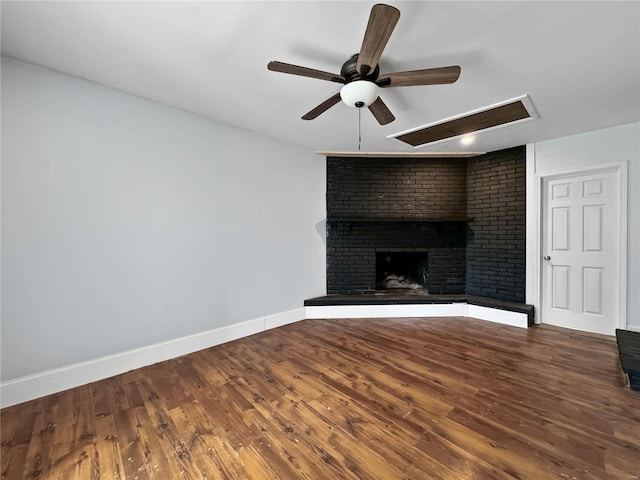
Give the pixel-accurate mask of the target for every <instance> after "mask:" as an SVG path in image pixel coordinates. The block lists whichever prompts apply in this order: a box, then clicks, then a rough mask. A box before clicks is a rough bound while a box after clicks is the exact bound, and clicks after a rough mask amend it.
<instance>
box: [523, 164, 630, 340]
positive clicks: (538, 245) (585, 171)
mask: <svg viewBox="0 0 640 480" xmlns="http://www.w3.org/2000/svg"><path fill="white" fill-rule="evenodd" d="M532 154H533V158H534V159H535V152H532ZM533 162H535V160H533ZM532 169H533V170H535V163H534V164H533V167H532ZM599 172H614V173H616V174H617V175H618V180H619V185H620V191H619V202H620V203H619V205H620V208H619V215H618V225H619V227H620V236H619V238H618V242H619V244H618V264H619V275H620V278H619V279H618V281H619V282H620V283H619V285H620V297H619V302H620V303H619V309H618V311H619V312H620V317H619V318H618V327H617V328H622V329H626V328H627V162H626V161H623V162H611V163H602V164H599V165H593V166H588V167H585V168H580V169H573V170H562V171H558V172H554V173H549V174H546V175H540V174H538V173H535V175H534V192H533V201H534V204H535V211H536V215H535V222H536V232H537V234H536V236H535V239H532V241H531V243H530V244H529V245H530V247H531V249H532V250H533V256H534V258H533V260H531V259H529V264H532V265H531V266H532V267H533V271H534V272H535V276H536V277H537V279H536V280H535V282H534V284H533V285H532V286H533V288H534V292H533V297H534V305H536V307H537V308H536V311H537V312H536V313H537V315H536V316H535V323H542V321H543V318H542V317H543V315H544V313H543V311H542V292H543V289H542V279H543V275H542V268H543V265H542V262H541V258H542V245H543V241H542V240H543V235H544V224H543V216H544V210H543V208H544V199H543V198H542V191H543V189H542V186H543V184H544V182H545V181H549V180H556V179H562V178H564V177H573V176H577V175H589V174H593V173H599Z"/></svg>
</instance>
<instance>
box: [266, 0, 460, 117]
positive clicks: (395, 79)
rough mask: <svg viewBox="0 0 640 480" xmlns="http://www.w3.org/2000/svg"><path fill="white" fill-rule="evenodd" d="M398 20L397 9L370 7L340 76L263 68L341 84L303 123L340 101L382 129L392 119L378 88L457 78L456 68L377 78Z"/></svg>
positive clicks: (292, 68)
mask: <svg viewBox="0 0 640 480" xmlns="http://www.w3.org/2000/svg"><path fill="white" fill-rule="evenodd" d="M399 18H400V11H399V10H398V9H397V8H395V7H392V6H391V5H385V4H381V3H379V4H376V5H374V6H373V8H372V9H371V14H370V15H369V23H368V24H367V29H366V30H365V33H364V39H363V40H362V47H360V53H356V54H355V55H353V56H352V57H351V58H349V60H347V61H346V62H345V63H344V64H343V65H342V68H341V69H340V75H338V74H334V73H330V72H324V71H322V70H315V69H313V68H307V67H301V66H298V65H291V64H289V63H283V62H275V61H273V62H269V64H268V65H267V68H268V69H269V70H271V71H274V72H282V73H290V74H292V75H300V76H303V77H311V78H317V79H320V80H327V81H329V82H336V83H342V84H344V86H343V87H342V89H341V90H340V92H339V93H336V94H335V95H334V96H332V97H330V98H328V99H327V100H325V101H324V102H322V103H321V104H320V105H318V106H317V107H315V108H314V109H312V110H311V111H309V112H308V113H306V114H305V115H303V116H302V119H303V120H313V119H314V118H316V117H318V116H319V115H320V114H322V113H324V112H326V111H327V110H328V109H329V108H331V107H333V106H334V105H336V104H337V103H339V102H340V100H342V101H343V102H344V103H346V104H347V105H349V106H350V107H356V108H362V107H368V108H369V110H370V111H371V113H372V114H373V116H374V117H375V118H376V120H377V121H378V123H379V124H380V125H386V124H387V123H390V122H393V121H394V120H395V117H394V116H393V114H392V113H391V111H390V110H389V108H388V107H387V105H386V104H385V103H384V102H383V101H382V99H381V98H380V97H379V91H380V88H389V87H408V86H414V85H439V84H445V83H454V82H455V81H456V80H458V77H459V76H460V67H459V66H457V65H455V66H450V67H440V68H427V69H423V70H410V71H406V72H394V73H385V74H382V75H380V66H379V65H378V61H379V60H380V56H381V55H382V51H383V50H384V47H385V46H386V45H387V42H388V41H389V38H390V37H391V33H392V32H393V29H394V28H395V26H396V23H398V19H399Z"/></svg>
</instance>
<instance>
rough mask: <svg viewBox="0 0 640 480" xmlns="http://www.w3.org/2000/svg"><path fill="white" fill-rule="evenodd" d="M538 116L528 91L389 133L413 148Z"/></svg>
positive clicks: (391, 136)
mask: <svg viewBox="0 0 640 480" xmlns="http://www.w3.org/2000/svg"><path fill="white" fill-rule="evenodd" d="M535 118H538V114H537V113H536V111H535V109H534V108H533V104H532V103H531V100H530V99H529V96H528V95H523V96H521V97H518V98H514V99H511V100H507V101H505V102H501V103H497V104H494V105H490V106H489V107H484V108H481V109H478V110H473V111H471V112H467V113H463V114H462V115H458V116H456V117H452V118H449V119H446V120H443V121H440V122H435V123H431V124H427V125H423V126H421V127H418V128H415V129H411V130H406V131H404V132H400V133H396V134H393V135H389V136H388V137H387V138H395V139H397V140H399V141H401V142H404V143H407V144H409V145H411V146H412V147H414V148H419V147H422V146H424V145H427V144H434V143H439V142H445V141H448V140H451V139H453V138H455V137H460V136H462V135H466V134H470V133H478V132H480V131H488V130H493V129H496V128H501V127H505V126H508V125H514V124H516V123H521V122H525V121H528V120H533V119H535Z"/></svg>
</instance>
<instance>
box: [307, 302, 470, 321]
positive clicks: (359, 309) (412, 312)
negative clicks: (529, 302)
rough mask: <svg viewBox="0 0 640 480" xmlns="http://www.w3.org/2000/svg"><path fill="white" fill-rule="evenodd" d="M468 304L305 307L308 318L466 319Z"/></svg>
mask: <svg viewBox="0 0 640 480" xmlns="http://www.w3.org/2000/svg"><path fill="white" fill-rule="evenodd" d="M466 307H467V304H466V303H442V304H440V303H430V304H412V305H326V306H314V307H305V311H306V318H307V319H310V318H327V319H335V318H399V317H466V316H467V309H466Z"/></svg>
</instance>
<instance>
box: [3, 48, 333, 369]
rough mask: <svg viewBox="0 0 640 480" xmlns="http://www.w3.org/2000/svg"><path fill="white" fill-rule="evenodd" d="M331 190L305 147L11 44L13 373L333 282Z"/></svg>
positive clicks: (282, 304)
mask: <svg viewBox="0 0 640 480" xmlns="http://www.w3.org/2000/svg"><path fill="white" fill-rule="evenodd" d="M212 88H213V87H212ZM324 189H325V164H324V158H322V157H320V156H318V155H315V154H314V153H313V152H310V151H308V150H306V149H302V148H300V147H297V146H293V145H289V144H284V143H281V142H278V141H275V140H272V139H269V138H267V137H263V136H260V135H258V134H255V133H252V132H249V131H244V130H241V129H237V128H234V127H230V126H227V125H223V124H220V123H216V122H213V121H210V120H207V119H205V118H202V117H198V116H196V115H192V114H190V113H186V112H183V111H180V110H177V109H173V108H170V107H167V106H163V105H159V104H154V103H152V102H148V101H145V100H142V99H139V98H136V97H132V96H129V95H126V94H123V93H120V92H117V91H114V90H111V89H108V88H105V87H102V86H99V85H96V84H93V83H89V82H87V81H84V80H80V79H75V78H70V77H67V76H64V75H60V74H57V73H54V72H51V71H49V70H45V69H42V68H39V67H35V66H32V65H28V64H24V63H21V62H17V61H14V60H11V59H3V61H2V345H1V346H2V355H1V360H2V374H1V379H2V380H3V381H6V380H10V379H14V378H17V377H21V376H24V375H28V374H32V373H36V372H41V371H44V370H48V369H52V368H56V367H61V366H65V365H69V364H72V363H75V362H80V361H84V360H89V359H93V358H96V357H100V356H104V355H108V354H113V353H117V352H122V351H126V350H129V349H132V348H136V347H140V346H145V345H150V344H153V343H157V342H161V341H165V340H170V339H175V338H177V337H181V336H184V335H189V334H193V333H198V332H201V331H205V330H209V329H213V328H216V327H220V326H225V325H229V324H233V323H237V322H240V321H244V320H249V319H253V318H256V317H259V316H263V315H269V314H272V313H278V312H283V311H286V310H290V309H294V308H298V307H301V306H302V305H303V300H304V299H305V298H311V297H315V296H318V295H323V294H324V291H325V245H324V232H323V228H324V227H322V225H323V224H321V223H320V222H322V221H323V219H324V218H325V202H324ZM318 224H320V225H318Z"/></svg>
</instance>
